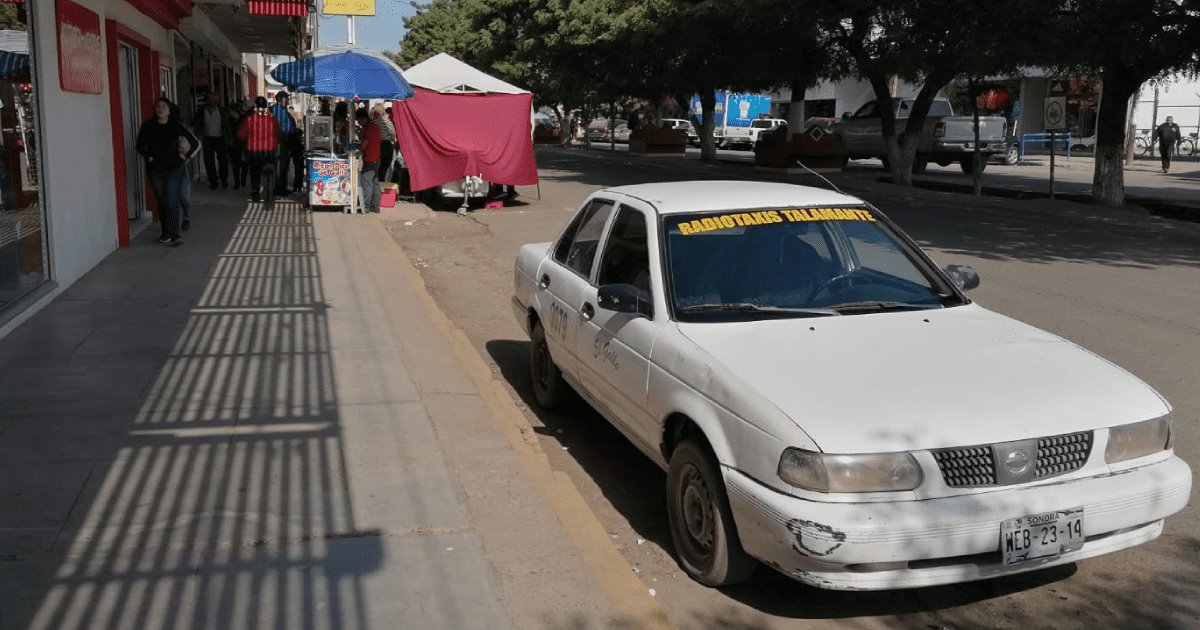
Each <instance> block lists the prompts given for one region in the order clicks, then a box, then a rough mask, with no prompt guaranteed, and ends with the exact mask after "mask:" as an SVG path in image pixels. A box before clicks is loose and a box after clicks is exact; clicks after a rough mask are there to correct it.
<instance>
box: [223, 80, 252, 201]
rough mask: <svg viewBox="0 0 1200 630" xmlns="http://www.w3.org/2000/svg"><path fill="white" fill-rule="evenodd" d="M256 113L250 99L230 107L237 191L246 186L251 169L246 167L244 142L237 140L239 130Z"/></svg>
mask: <svg viewBox="0 0 1200 630" xmlns="http://www.w3.org/2000/svg"><path fill="white" fill-rule="evenodd" d="M252 111H254V103H253V102H251V101H250V99H246V100H244V101H234V102H233V103H231V104H230V105H229V118H228V120H229V129H230V130H231V133H230V134H229V136H230V137H229V163H230V165H231V166H232V167H233V189H234V190H237V189H238V188H241V187H242V186H245V185H246V178H247V177H248V176H249V175H250V167H249V166H247V165H246V156H245V151H244V148H243V146H242V141H241V140H238V139H237V129H238V127H241V126H242V121H243V120H245V119H246V117H247V116H249V115H250V112H252Z"/></svg>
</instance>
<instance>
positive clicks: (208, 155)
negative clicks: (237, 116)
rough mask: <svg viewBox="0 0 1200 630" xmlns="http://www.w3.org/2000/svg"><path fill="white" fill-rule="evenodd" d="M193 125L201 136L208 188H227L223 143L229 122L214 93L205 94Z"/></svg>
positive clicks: (226, 168) (227, 179)
mask: <svg viewBox="0 0 1200 630" xmlns="http://www.w3.org/2000/svg"><path fill="white" fill-rule="evenodd" d="M195 127H196V129H197V130H198V131H199V132H200V135H201V136H202V142H203V146H204V173H205V174H206V175H208V187H209V189H210V190H211V189H214V188H216V187H217V185H218V184H220V186H221V187H222V188H228V187H229V161H228V155H227V153H226V151H225V143H226V142H227V141H228V137H229V122H228V120H227V119H226V115H225V110H224V108H222V107H221V104H220V102H218V101H217V95H216V94H214V93H212V92H209V93H208V94H207V95H206V96H205V100H204V107H203V108H201V109H200V111H199V112H197V113H196V124H195Z"/></svg>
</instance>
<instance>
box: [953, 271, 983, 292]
mask: <svg viewBox="0 0 1200 630" xmlns="http://www.w3.org/2000/svg"><path fill="white" fill-rule="evenodd" d="M945 271H946V275H947V276H950V279H951V280H953V281H954V284H956V285H958V288H959V289H962V290H963V291H970V290H971V289H974V288H977V287H978V286H979V273H978V272H977V271H975V268H974V267H971V266H970V265H950V266H948V267H946V269H945Z"/></svg>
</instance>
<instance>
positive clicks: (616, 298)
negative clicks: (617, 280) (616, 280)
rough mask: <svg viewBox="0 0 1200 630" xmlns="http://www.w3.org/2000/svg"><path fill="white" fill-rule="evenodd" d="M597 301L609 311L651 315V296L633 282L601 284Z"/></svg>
mask: <svg viewBox="0 0 1200 630" xmlns="http://www.w3.org/2000/svg"><path fill="white" fill-rule="evenodd" d="M596 303H597V304H598V305H599V306H600V308H602V309H604V310H607V311H614V312H617V313H636V314H639V315H645V316H646V317H649V316H650V296H649V295H647V294H646V292H645V291H643V290H641V289H639V288H637V287H635V286H633V285H632V284H605V285H601V286H600V288H599V290H598V291H597V292H596Z"/></svg>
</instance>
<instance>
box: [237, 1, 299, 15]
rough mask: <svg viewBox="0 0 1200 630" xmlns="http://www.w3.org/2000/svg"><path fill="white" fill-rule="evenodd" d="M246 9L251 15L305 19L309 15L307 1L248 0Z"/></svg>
mask: <svg viewBox="0 0 1200 630" xmlns="http://www.w3.org/2000/svg"><path fill="white" fill-rule="evenodd" d="M246 8H247V12H248V13H249V14H250V15H274V16H284V17H304V16H306V15H308V2H307V1H306V0H248V1H247V2H246Z"/></svg>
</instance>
